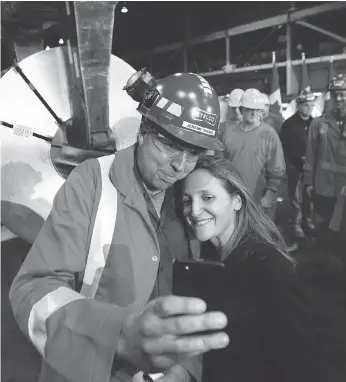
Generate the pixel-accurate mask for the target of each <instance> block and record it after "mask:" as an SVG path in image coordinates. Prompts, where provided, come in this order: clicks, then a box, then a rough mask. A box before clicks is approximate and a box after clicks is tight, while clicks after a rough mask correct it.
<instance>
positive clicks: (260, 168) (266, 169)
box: [223, 89, 286, 220]
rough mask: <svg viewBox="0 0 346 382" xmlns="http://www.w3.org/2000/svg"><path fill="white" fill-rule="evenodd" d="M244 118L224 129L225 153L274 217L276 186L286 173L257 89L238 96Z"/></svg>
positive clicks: (256, 199) (278, 142)
mask: <svg viewBox="0 0 346 382" xmlns="http://www.w3.org/2000/svg"><path fill="white" fill-rule="evenodd" d="M240 110H241V113H242V116H243V121H242V122H240V123H238V124H233V125H229V128H228V129H226V131H225V136H224V141H223V143H224V145H225V151H224V156H225V158H226V159H228V160H230V161H231V162H232V163H233V164H234V166H235V167H236V168H237V169H238V171H239V172H240V174H241V175H242V176H243V178H244V181H245V183H246V184H247V186H248V187H249V190H250V192H251V193H252V195H253V197H254V199H255V201H256V202H258V203H259V204H260V205H261V206H262V208H263V209H264V211H265V212H266V213H267V214H268V216H270V217H271V218H272V219H273V220H274V217H275V209H276V201H277V195H278V190H279V186H280V183H281V180H282V178H283V177H284V175H285V170H286V166H285V159H284V155H283V151H282V145H281V142H280V138H279V136H278V134H277V133H276V131H275V130H274V129H273V128H272V127H271V126H269V125H267V124H266V123H264V122H263V121H262V116H263V110H264V101H263V97H262V95H261V93H260V92H259V91H258V90H256V89H247V90H246V91H245V92H244V94H243V96H242V97H241V99H240Z"/></svg>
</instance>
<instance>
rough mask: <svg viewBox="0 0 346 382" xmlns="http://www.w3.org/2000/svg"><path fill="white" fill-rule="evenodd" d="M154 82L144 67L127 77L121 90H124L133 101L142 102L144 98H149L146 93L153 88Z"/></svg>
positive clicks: (154, 86)
mask: <svg viewBox="0 0 346 382" xmlns="http://www.w3.org/2000/svg"><path fill="white" fill-rule="evenodd" d="M156 84H157V83H156V80H155V78H154V77H153V76H152V75H151V74H150V73H149V72H147V69H146V68H142V69H141V70H139V71H138V72H136V73H135V74H133V75H132V76H131V77H130V78H129V79H128V81H127V83H126V85H125V86H124V88H123V90H126V92H127V94H128V95H129V96H130V97H131V98H132V99H133V100H134V101H136V102H142V101H143V100H144V99H145V98H146V99H149V98H151V97H149V96H148V93H150V92H152V91H153V90H155V88H156ZM153 102H154V101H153Z"/></svg>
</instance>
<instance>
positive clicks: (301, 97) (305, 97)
mask: <svg viewBox="0 0 346 382" xmlns="http://www.w3.org/2000/svg"><path fill="white" fill-rule="evenodd" d="M315 99H316V96H315V95H314V93H311V92H307V91H304V90H303V91H301V92H300V93H299V94H298V96H297V98H296V101H297V102H298V103H304V102H309V101H315Z"/></svg>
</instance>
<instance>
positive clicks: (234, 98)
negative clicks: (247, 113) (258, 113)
mask: <svg viewBox="0 0 346 382" xmlns="http://www.w3.org/2000/svg"><path fill="white" fill-rule="evenodd" d="M243 94H244V90H242V89H234V90H232V91H231V92H230V93H229V96H228V102H227V103H228V110H227V116H226V120H225V121H224V122H222V123H220V128H219V138H220V140H221V141H223V137H224V134H225V131H226V130H227V129H228V127H229V125H231V124H234V123H239V122H241V121H242V120H243V115H242V114H241V112H240V98H241V97H242V95H243Z"/></svg>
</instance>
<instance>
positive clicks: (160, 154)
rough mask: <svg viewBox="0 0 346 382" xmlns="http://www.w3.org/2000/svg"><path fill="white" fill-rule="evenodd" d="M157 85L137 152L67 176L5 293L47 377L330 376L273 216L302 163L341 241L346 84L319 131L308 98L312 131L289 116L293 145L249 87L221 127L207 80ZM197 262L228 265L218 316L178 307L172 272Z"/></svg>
mask: <svg viewBox="0 0 346 382" xmlns="http://www.w3.org/2000/svg"><path fill="white" fill-rule="evenodd" d="M132 83H134V84H137V79H136V81H132ZM150 83H151V87H150V88H149V89H147V90H146V91H145V94H144V95H143V96H142V97H141V101H140V103H139V106H138V111H139V112H140V113H141V114H142V122H141V126H140V131H139V134H138V140H137V142H136V144H134V145H133V146H131V147H129V148H126V149H124V150H121V151H119V152H117V153H115V155H110V156H105V157H102V158H98V159H89V160H87V161H85V162H83V163H81V164H80V165H79V166H77V167H76V168H75V169H74V170H73V171H72V173H71V174H70V176H69V177H68V179H67V180H66V182H65V183H64V184H63V186H62V187H61V188H60V190H59V191H58V193H57V195H56V197H55V200H54V204H53V208H52V211H51V213H50V215H49V217H48V218H47V220H46V222H45V223H44V225H43V228H42V230H41V231H40V233H39V235H38V237H37V239H36V241H35V243H34V244H33V245H32V247H31V249H30V251H29V253H28V255H27V257H26V259H25V261H24V263H23V265H22V267H21V269H20V270H19V273H18V274H17V276H16V277H15V279H14V281H13V284H12V286H11V290H10V302H11V305H12V309H13V312H14V316H15V318H16V320H17V322H18V325H19V327H20V329H21V330H22V331H23V333H24V334H25V335H26V336H27V338H28V339H29V340H30V341H31V342H32V343H33V344H34V345H35V347H36V349H37V350H38V351H39V352H40V354H41V355H42V358H43V364H42V369H41V374H40V379H39V381H40V382H108V381H112V382H113V381H114V382H115V381H117V382H120V381H126V382H130V381H143V380H145V381H150V380H151V376H150V375H148V373H157V372H162V373H163V375H161V376H160V378H159V380H160V382H161V381H162V382H193V381H201V380H202V381H204V382H214V381H219V382H228V381H245V380H246V381H249V382H250V381H251V382H283V381H295V382H303V381H325V380H326V379H325V377H324V365H323V362H322V361H321V358H320V354H319V353H318V352H319V347H318V346H316V344H315V342H314V338H315V336H314V335H313V333H312V332H311V330H312V325H311V322H312V321H311V316H310V314H309V310H308V304H307V299H306V298H305V297H304V296H303V295H304V288H302V287H301V282H300V281H299V277H298V275H297V273H296V269H295V267H294V261H293V260H292V258H291V257H290V256H289V254H288V253H287V249H286V248H285V242H284V240H283V238H282V235H281V234H280V232H279V230H278V229H277V227H276V226H275V224H273V221H272V220H271V219H270V218H269V217H268V216H270V217H271V218H272V219H273V218H274V213H275V205H276V200H277V196H278V190H279V186H280V182H281V181H282V179H283V177H284V175H285V171H286V163H290V165H291V162H289V161H293V163H292V166H294V167H295V169H296V172H297V174H298V175H299V176H298V175H297V174H296V175H295V176H296V177H298V178H299V181H300V182H301V183H303V184H305V186H306V187H305V191H306V193H307V194H308V195H310V196H311V195H315V196H316V200H315V201H314V202H315V210H316V211H318V212H320V213H321V214H322V216H323V217H324V218H325V219H327V224H328V226H329V227H330V228H331V229H333V230H334V231H335V232H336V233H338V234H339V233H340V232H344V231H342V230H343V229H344V226H343V225H342V224H343V222H341V220H342V219H339V220H338V218H340V216H336V217H335V214H334V211H336V212H338V210H339V209H340V210H341V208H345V206H344V199H345V185H346V181H345V176H346V171H345V164H346V146H345V143H346V139H345V136H346V133H345V122H344V121H345V113H346V77H345V76H342V77H338V78H336V79H335V80H333V82H332V84H331V88H330V91H331V97H332V100H333V102H334V107H333V111H332V112H331V114H330V115H329V114H328V115H326V116H324V117H323V118H322V119H317V120H314V121H312V122H311V120H310V119H309V113H308V110H309V106H308V105H309V102H311V101H310V100H309V98H308V97H310V95H309V96H308V95H304V96H300V98H299V99H298V100H297V101H298V104H299V106H298V112H297V113H298V114H297V115H296V116H295V117H294V118H301V120H302V121H301V122H300V123H299V124H295V123H293V122H294V119H293V121H292V120H291V121H290V120H289V121H286V124H285V125H284V126H283V128H282V131H281V136H282V137H283V145H282V143H281V140H280V138H279V135H278V133H277V131H275V129H274V128H273V127H272V126H271V125H270V124H268V123H266V122H265V118H268V115H266V114H265V113H268V106H269V103H268V101H267V100H264V97H263V95H262V94H261V93H260V92H259V91H257V90H255V89H248V90H246V91H244V92H242V91H239V90H237V91H233V92H232V94H231V96H230V117H229V119H228V120H227V121H226V122H225V124H223V125H221V126H220V104H219V100H218V97H217V94H216V93H215V90H214V89H213V88H212V86H211V85H210V84H209V83H208V82H207V81H206V80H205V79H204V78H202V77H200V76H198V75H196V74H193V73H178V74H175V75H170V76H168V77H166V78H163V79H161V80H160V81H158V82H154V83H152V82H150ZM142 88H145V87H144V86H143V87H142ZM132 90H133V89H132ZM132 90H131V91H132ZM135 90H136V89H135ZM134 93H135V91H132V94H134ZM128 94H129V95H131V92H130V91H129V92H128ZM235 99H236V100H237V102H234V100H235ZM305 109H306V110H307V111H304V110H305ZM266 110H267V111H266ZM306 117H307V118H306ZM310 122H311V123H310ZM308 123H310V127H307V128H305V126H307V124H308ZM299 129H302V130H303V131H301V130H299ZM308 133H309V138H307V136H308ZM287 136H288V137H291V138H290V139H291V140H292V142H294V143H293V146H294V147H290V149H289V150H288V151H287V145H286V142H287V139H286V138H285V137H287ZM301 137H303V138H301ZM298 139H303V140H306V141H307V146H308V148H307V153H306V154H305V146H304V145H305V144H304V145H303V143H302V144H298V143H297V142H296V140H298ZM290 145H291V146H292V143H291V144H290ZM283 146H284V148H283ZM298 148H299V150H301V152H298V151H297V152H298V154H297V155H293V154H291V151H290V150H291V149H294V150H295V149H297V150H298ZM210 151H213V152H214V155H210ZM221 152H224V156H225V158H226V159H225V158H218V155H219V153H221ZM294 152H296V151H294ZM208 153H209V155H208ZM285 155H286V161H285ZM292 155H293V156H292ZM291 158H294V160H293V159H291ZM297 158H298V159H297ZM296 162H297V163H298V164H297V163H296ZM304 171H305V173H304V176H305V177H304V180H303V181H302V180H301V178H302V172H304ZM239 174H240V175H239ZM242 178H243V180H242ZM299 181H296V182H293V183H294V184H293V185H292V186H291V188H292V190H293V189H294V190H295V191H294V192H298V188H299V187H298V186H297V184H298V182H299ZM290 182H291V181H290ZM319 201H320V202H319ZM316 202H317V204H316ZM318 203H320V204H319V205H318ZM317 205H318V206H317ZM297 206H298V207H299V208H300V200H298V203H297ZM297 216H298V213H297V214H296V218H295V220H294V222H295V223H297V225H298V223H300V220H299V216H298V217H297ZM304 216H307V215H304ZM341 217H343V216H341ZM328 219H329V220H328ZM306 221H309V220H308V218H306ZM338 223H340V225H338ZM341 223H342V224H341ZM196 241H197V242H198V243H199V244H200V246H198V245H194V243H196ZM203 253H207V255H208V256H209V257H211V258H212V259H213V260H215V261H216V260H218V261H222V262H223V263H224V265H225V267H226V272H227V277H225V279H224V280H223V282H224V284H223V287H224V291H225V293H223V294H222V295H220V296H215V298H217V299H218V303H219V306H220V311H219V312H209V311H207V307H206V304H205V302H203V301H201V300H200V299H195V298H189V297H178V296H171V294H172V261H173V260H174V259H177V258H190V259H191V258H196V257H202V258H203V257H204V255H203V256H202V254H203ZM192 282H193V280H192ZM202 354H204V355H205V357H203V360H202V359H201V357H199V356H200V355H202ZM143 372H144V374H143Z"/></svg>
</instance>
